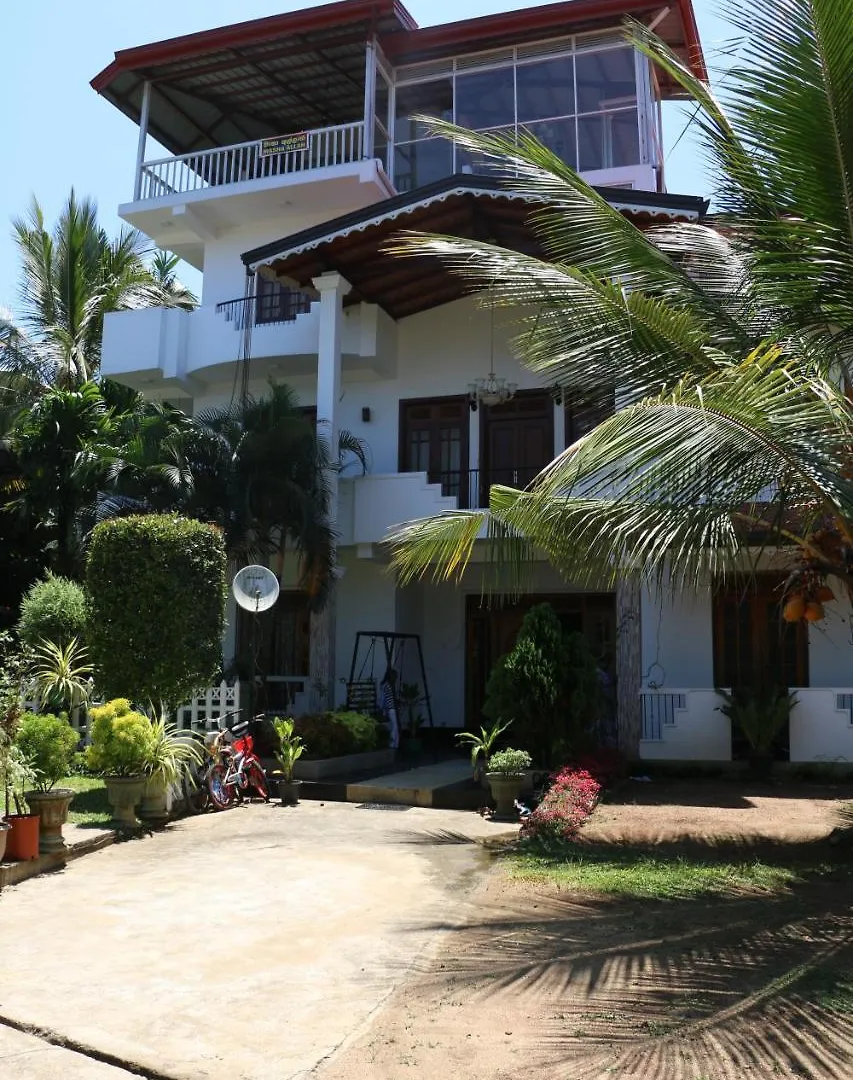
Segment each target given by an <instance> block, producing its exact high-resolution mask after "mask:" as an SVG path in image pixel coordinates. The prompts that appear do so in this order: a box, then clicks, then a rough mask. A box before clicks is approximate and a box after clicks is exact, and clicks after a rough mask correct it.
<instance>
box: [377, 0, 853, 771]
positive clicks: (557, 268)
mask: <svg viewBox="0 0 853 1080" xmlns="http://www.w3.org/2000/svg"><path fill="white" fill-rule="evenodd" d="M782 9H783V11H782V12H781V13H780V7H779V4H778V2H777V0H752V2H751V4H750V5H749V6H748V7H747V9H746V10H745V11H740V12H736V13H735V15H734V21H735V22H736V23H737V24H738V26H739V28H740V29H741V30H742V31H743V32H744V33H745V35H746V41H745V45H744V46H743V52H742V57H741V59H740V60H739V61H738V63H737V64H736V65H735V66H734V67H733V69H732V70H731V71H730V73H729V76H728V83H729V86H730V89H729V90H728V92H727V94H726V102H725V105H723V104H721V102H720V101H718V100H717V99H716V98H715V97H714V95H713V94H712V93H711V91H710V90H709V89H708V87H707V86H705V85H704V84H702V83H701V82H699V81H698V80H697V79H695V78H694V77H693V75H692V74H691V73H690V72H689V71H688V70H687V69H686V68H685V67H684V65H683V64H682V63H681V62H680V61H679V60H678V59H677V58H676V57H675V56H674V55H673V54H672V53H671V52H670V51H669V50H668V49H667V48H666V47H665V46H664V45H663V43H662V42H660V41H659V40H658V39H657V38H656V37H654V35H651V34H649V33H648V32H647V31H646V30H645V29H644V28H643V27H641V26H638V25H637V24H631V25H630V26H629V27H628V29H627V36H628V38H629V40H630V41H631V43H632V44H634V45H635V46H636V47H637V48H639V49H640V50H642V51H643V52H644V53H645V54H646V55H647V56H649V57H650V58H652V59H653V60H654V61H655V62H656V63H657V64H658V65H660V66H661V67H663V68H665V69H666V70H667V71H668V72H670V73H671V75H672V76H673V77H674V78H675V79H677V80H678V81H679V82H680V83H681V85H682V86H683V87H684V88H685V89H686V90H687V91H688V92H689V94H691V95H692V96H693V97H694V98H695V99H696V100H697V101H698V103H699V106H700V109H701V111H700V114H699V121H698V122H699V124H700V126H701V130H702V133H703V137H704V140H705V144H706V146H707V149H708V151H709V153H710V156H711V158H712V160H713V162H714V164H715V166H716V170H717V173H718V184H717V192H716V201H717V205H718V207H719V214H718V215H717V216H716V220H715V221H714V222H713V223H709V224H704V225H698V224H696V225H691V224H672V225H669V226H665V227H661V228H654V229H651V230H649V231H648V232H645V233H644V232H642V231H640V230H639V229H637V228H636V227H635V226H634V225H633V224H632V223H631V222H629V221H628V220H627V219H625V218H624V217H622V216H621V215H620V214H618V213H617V212H615V211H614V210H613V209H612V208H610V207H609V205H608V204H607V203H606V202H605V201H604V200H603V199H602V198H601V197H600V196H599V195H598V194H597V193H596V192H595V191H594V190H592V189H591V188H590V187H589V186H588V185H587V184H585V183H584V182H583V180H582V179H581V178H580V177H579V176H578V175H577V174H576V173H574V172H573V171H572V170H571V169H570V168H568V167H567V166H565V165H564V164H563V163H562V162H561V161H559V160H558V159H557V158H555V157H554V156H553V155H552V154H550V153H549V152H548V151H547V150H545V149H544V148H543V147H542V146H540V145H539V144H538V143H537V142H536V141H535V140H533V139H532V138H530V137H526V136H523V135H522V136H521V137H520V138H519V139H518V144H517V145H516V142H515V141H514V140H512V139H510V138H501V137H489V136H482V135H474V134H472V133H469V132H464V131H460V130H458V129H455V128H452V127H451V126H448V125H442V124H436V125H435V127H436V129H437V130H438V131H439V132H440V134H443V135H445V136H452V137H455V138H457V139H458V141H459V142H460V143H461V144H462V145H463V146H465V147H466V148H468V149H470V150H474V151H476V152H478V153H482V154H485V155H487V156H488V157H490V158H491V159H492V160H493V162H494V163H495V167H496V168H497V169H499V170H500V171H502V173H503V174H504V175H505V177H506V182H507V184H508V185H510V186H511V187H513V188H516V189H520V190H523V191H525V192H528V193H530V194H531V195H532V196H535V197H536V198H537V199H539V200H541V201H542V202H544V203H545V204H546V208H545V209H543V210H541V211H540V212H538V213H536V214H535V215H534V216H533V218H532V224H533V227H534V228H535V230H536V232H537V234H538V237H539V239H540V241H541V243H542V245H543V248H544V250H545V252H546V254H547V259H544V260H543V259H536V258H533V257H529V256H525V255H522V254H519V253H517V252H511V251H506V250H503V249H501V248H498V247H495V246H492V245H489V244H485V243H477V242H475V241H468V240H462V239H459V238H454V237H443V236H442V237H439V236H432V237H425V236H408V237H403V238H401V239H400V240H399V242H398V244H397V247H398V250H399V253H400V254H401V255H403V256H412V255H416V256H422V255H424V254H429V255H432V256H437V257H439V258H440V259H442V260H443V261H444V262H445V263H446V264H447V265H448V266H449V267H450V268H451V269H452V270H453V271H454V272H457V273H459V274H460V275H464V276H465V277H466V278H467V279H468V280H469V281H471V282H473V283H474V284H475V286H476V287H478V288H479V289H480V290H482V292H483V296H484V302H485V303H487V304H492V305H496V306H503V307H507V308H512V309H513V312H514V314H515V316H516V317H517V320H518V325H519V332H518V335H517V337H516V338H515V349H516V351H517V354H518V355H519V357H520V359H521V362H522V363H523V364H525V365H526V366H527V367H528V368H530V369H531V370H532V371H534V372H536V373H537V374H538V375H540V376H541V378H542V379H543V381H544V382H545V383H546V385H552V386H555V387H558V388H560V389H561V390H563V391H564V392H565V393H569V394H578V395H580V396H581V397H582V398H586V399H595V397H596V396H597V395H602V396H609V395H612V394H613V392H614V390H615V391H616V392H617V394H618V399H617V400H618V403H619V408H618V410H617V411H616V412H615V414H614V415H613V416H612V417H611V418H609V419H607V420H605V421H604V422H603V423H602V424H600V425H599V426H598V427H597V428H596V429H594V430H593V431H592V432H590V433H589V434H588V435H586V436H584V437H583V438H581V439H580V440H579V441H578V442H576V443H575V444H574V445H573V446H571V447H569V448H568V449H567V450H566V451H565V452H564V453H563V454H561V455H560V456H559V457H558V458H557V459H556V460H555V461H554V462H552V463H551V465H550V466H548V467H547V468H546V469H545V470H544V471H543V472H542V473H541V474H540V475H539V476H538V477H537V478H536V479H535V481H534V482H533V483H532V484H531V485H530V487H529V488H528V489H526V490H525V491H518V490H514V489H512V488H508V487H493V488H492V490H491V492H490V499H489V509H488V511H459V512H455V513H451V514H447V515H443V516H441V517H438V518H433V519H430V520H427V521H422V522H417V523H413V524H410V525H408V526H406V527H403V528H402V529H401V530H400V531H399V532H398V534H397V535H396V536H395V537H394V538H393V541H392V546H393V553H394V562H395V565H396V568H397V570H398V572H399V574H400V577H401V578H402V580H403V581H410V580H412V579H416V578H421V577H424V576H429V575H431V576H435V577H437V578H439V579H448V578H449V579H455V578H456V577H457V576H458V575H460V574H461V572H462V571H463V570H464V568H465V567H466V566H467V565H468V564H469V562H470V560H471V557H472V554H473V552H474V549H475V545H476V544H477V538H478V536H480V535H482V533H481V529H482V528H483V526H484V524H485V527H486V529H487V542H486V544H485V548H486V566H487V571H486V574H485V583H484V584H485V587H486V588H487V589H489V588H491V589H497V588H500V589H501V590H502V591H504V592H510V591H521V590H523V588H524V587H525V583H526V581H527V580H528V574H529V570H530V567H531V564H532V561H533V559H534V557H539V558H541V557H542V554H544V555H545V557H547V558H548V559H549V560H550V562H551V563H552V564H553V565H554V566H555V567H556V568H557V569H558V570H559V571H560V572H561V573H562V574H563V575H564V576H565V577H566V579H567V580H571V581H573V582H576V583H577V584H578V585H581V586H582V585H592V586H595V587H599V588H601V587H611V586H613V585H614V584H615V583H617V582H619V581H622V582H623V583H626V584H627V586H628V589H629V590H633V589H636V587H637V585H638V584H639V583H640V582H641V581H646V582H649V583H652V584H654V585H656V586H659V587H671V588H675V589H681V588H683V589H689V588H694V587H697V586H699V585H700V584H703V583H705V582H707V581H708V580H709V579H717V580H719V579H721V578H725V577H726V576H727V575H731V574H734V573H737V572H743V570H744V569H745V568H746V569H749V568H752V569H753V570H755V569H756V568H757V567H760V566H761V565H766V562H767V559H768V558H769V557H770V555H771V554H772V553H773V552H775V553H777V554H778V556H779V560H780V562H781V565H783V566H785V567H786V568H787V569H788V570H789V571H790V576H789V578H788V581H787V584H786V599H787V601H788V602H787V603H786V606H785V617H786V618H789V619H791V620H796V619H798V618H802V617H805V618H808V619H819V618H820V617H821V615H822V610H823V609H822V606H821V600H822V599H823V598H827V597H828V596H830V595H832V587H831V586H829V585H828V583H827V579H828V578H834V579H836V580H837V581H838V582H840V584H841V587H842V588H843V589H845V590H846V591H847V593H848V594H849V595H850V596H851V597H853V483H851V481H853V459H851V452H850V447H851V445H853V408H851V403H850V400H849V397H848V395H849V393H850V388H851V385H853V372H851V343H853V190H851V189H853V127H851V124H850V122H849V117H850V116H851V115H853V79H851V78H850V72H851V56H853V0H785V3H784V4H783V5H782ZM762 560H763V561H762ZM623 721H624V731H623V730H622V729H621V724H622V722H623ZM622 734H625V745H626V749H628V750H629V751H630V750H631V749H632V747H633V748H635V740H636V739H637V738H639V734H638V721H637V718H636V716H634V717H633V719H632V718H630V717H628V714H627V713H626V716H625V717H624V718H620V737H621V736H622Z"/></svg>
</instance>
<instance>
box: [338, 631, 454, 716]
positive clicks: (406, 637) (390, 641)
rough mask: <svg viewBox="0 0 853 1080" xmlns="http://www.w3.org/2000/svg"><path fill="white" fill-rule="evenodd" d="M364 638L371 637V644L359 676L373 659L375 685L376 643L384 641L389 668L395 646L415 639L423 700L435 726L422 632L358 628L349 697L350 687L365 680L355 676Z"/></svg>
mask: <svg viewBox="0 0 853 1080" xmlns="http://www.w3.org/2000/svg"><path fill="white" fill-rule="evenodd" d="M362 638H370V646H369V647H368V650H367V655H366V656H365V658H364V663H363V664H362V666H361V672H359V676H360V675H361V673H362V672H363V671H364V668H365V665H366V664H367V661H368V659H371V664H370V676H371V681H372V682H373V683H374V685H375V682H376V678H375V676H374V674H373V660H372V657H373V656H374V654H375V651H376V643H377V642H378V641H381V642H382V646H383V648H384V650H385V668H386V670H387V669H388V668H389V667H391V666H392V662H393V660H394V648H395V646H396V645H398V643H400V644H401V646H402V647H403V648H405V643H406V642H407V641H414V642H415V645H416V647H417V653H418V663H419V665H420V669H421V684H422V686H423V690H424V694H423V701H424V705H425V706H426V714H427V720H428V721H429V726H430V728H433V726H434V725H433V722H432V702H431V699H430V694H429V686H428V685H427V676H426V666H425V664H424V651H423V648H422V646H421V635H420V634H401V633H398V632H396V631H393V630H358V631H357V632H356V635H355V645H354V646H353V650H352V663H351V665H350V672H349V680H348V681H347V697H348V698H349V693H350V687H352V686H357V685H358V684H359V682H361V681H363V680H361V679H360V678H359V679H356V677H355V668H356V663H357V662H358V651H359V646H360V645H361V639H362ZM399 653H400V649H399V648H398V655H399ZM403 655H405V654H403ZM401 666H402V665H401ZM399 674H400V676H401V679H400V681H401V682H402V671H400V672H399ZM394 703H395V705H398V704H399V703H398V702H397V693H396V690H395V692H394Z"/></svg>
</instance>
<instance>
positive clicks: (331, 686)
mask: <svg viewBox="0 0 853 1080" xmlns="http://www.w3.org/2000/svg"><path fill="white" fill-rule="evenodd" d="M314 287H315V288H316V289H317V291H318V292H319V293H320V335H319V342H318V346H317V435H318V436H319V437H320V438H322V439H324V440H325V441H326V444H327V445H328V448H329V454H330V455H331V458H332V461H333V462H336V461H337V455H338V433H339V431H340V421H339V417H338V403H339V401H340V397H341V345H342V337H343V319H344V297H345V296H346V294H347V293H348V292H349V291H350V289H351V287H352V286H351V285H350V283H349V282H348V281H347V280H346V279H345V278H343V277H341V275H340V274H336V273H331V274H323V275H321V276H320V277H317V278H314ZM327 483H328V487H329V524H330V525H331V526H332V527H333V528H334V526H335V524H336V522H337V520H338V472H337V469H332V470H331V471H330V472H329V475H328V477H327ZM336 591H337V590H336V585H335V583H334V582H332V584H331V587H330V589H329V598H328V600H327V601H326V605H325V607H324V608H323V610H322V611H321V612H319V613H318V614H316V615H312V617H311V642H310V653H311V658H310V660H311V694H310V702H311V705H310V707H311V710H312V712H319V711H321V710H323V709H332V708H334V706H335V630H336V621H337V620H336V617H335V615H336V604H337V599H336V595H335V594H336Z"/></svg>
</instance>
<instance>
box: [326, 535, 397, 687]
mask: <svg viewBox="0 0 853 1080" xmlns="http://www.w3.org/2000/svg"><path fill="white" fill-rule="evenodd" d="M340 564H341V566H342V567H343V569H344V576H343V577H342V578H341V579H340V582H339V583H338V598H337V599H338V603H337V631H336V635H335V669H336V672H337V674H336V680H335V694H336V702H337V704H342V703H343V701H344V700H345V698H346V688H345V687H344V685H343V684H342V683H341V681H340V680H341V679H349V673H350V664H351V662H352V651H353V647H354V645H355V635H356V633H357V632H358V631H359V630H390V631H393V630H395V629H396V608H395V596H394V592H395V583H394V578H393V577H392V576H391V575H390V574H388V573H386V567H385V565H384V564H382V563H378V562H374V561H373V560H371V559H359V558H358V557H357V553H356V551H355V550H353V549H349V550H347V549H343V550H341V553H340ZM365 653H366V646H365V647H364V648H363V649H362V652H361V655H360V658H359V660H358V665H359V667H360V666H361V664H362V662H363V659H364V656H365ZM359 667H357V668H356V673H355V674H356V679H358V678H359ZM384 671H385V656H384V652H383V649H382V645H381V643H380V644H378V645H377V647H376V652H375V656H374V666H373V676H374V677H375V678H376V679H377V680H378V679H381V678H382V675H383V674H384ZM361 677H362V678H365V679H369V678H370V677H371V672H370V665H368V667H367V670H366V671H365V672H364V673H363V675H362V676H361Z"/></svg>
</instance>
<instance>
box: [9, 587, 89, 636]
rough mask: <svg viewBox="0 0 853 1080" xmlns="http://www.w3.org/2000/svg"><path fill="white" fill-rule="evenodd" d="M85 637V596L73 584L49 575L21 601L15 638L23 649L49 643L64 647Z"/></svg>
mask: <svg viewBox="0 0 853 1080" xmlns="http://www.w3.org/2000/svg"><path fill="white" fill-rule="evenodd" d="M85 633H86V594H85V593H84V592H83V590H82V588H81V587H80V586H79V585H78V584H77V582H76V581H70V580H69V579H68V578H64V577H54V576H53V575H52V574H50V575H48V577H46V578H45V580H44V581H37V582H36V583H35V585H33V586H32V587H31V588H30V590H29V592H28V593H27V594H26V596H25V597H24V599H23V600H22V601H21V617H20V619H19V620H18V636H19V637H20V639H21V641H22V642H23V643H24V644H25V645H37V644H38V643H39V642H40V641H42V640H44V641H51V642H53V644H54V645H60V646H65V645H67V644H68V643H69V642H70V641H71V640H72V638H77V640H78V641H83V639H84V636H85Z"/></svg>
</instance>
